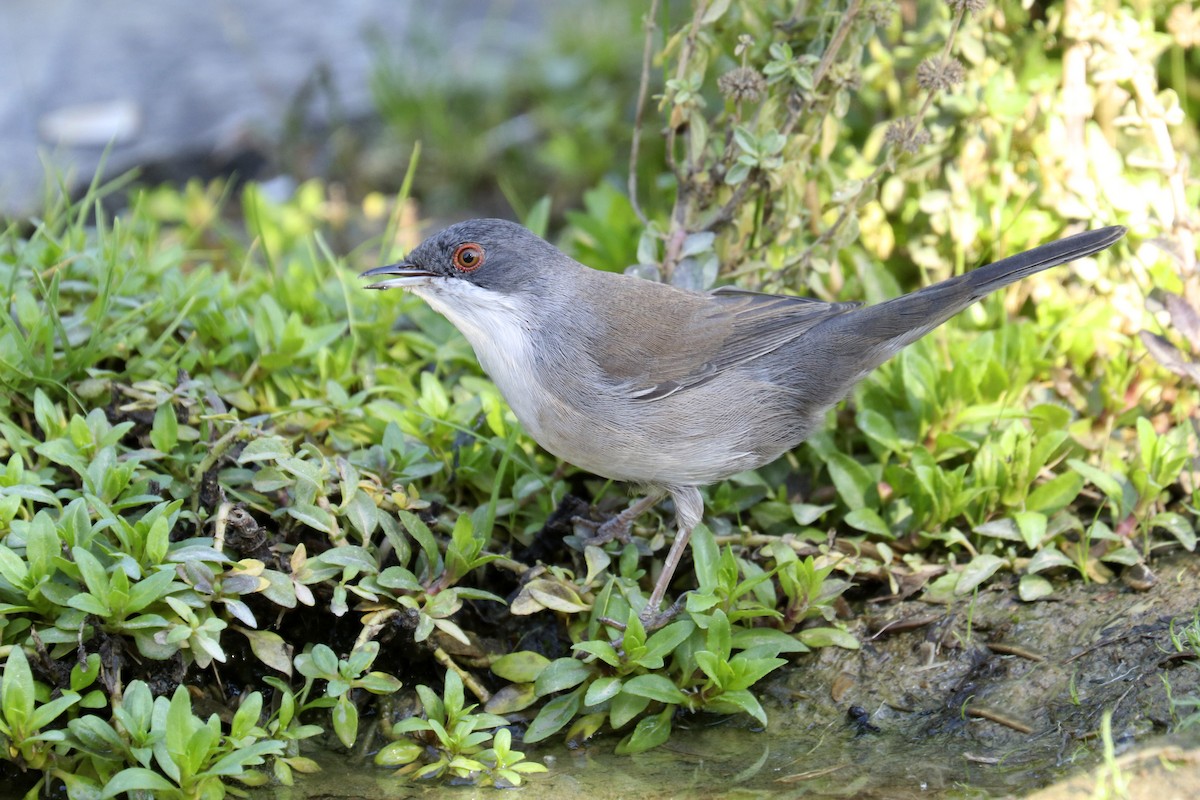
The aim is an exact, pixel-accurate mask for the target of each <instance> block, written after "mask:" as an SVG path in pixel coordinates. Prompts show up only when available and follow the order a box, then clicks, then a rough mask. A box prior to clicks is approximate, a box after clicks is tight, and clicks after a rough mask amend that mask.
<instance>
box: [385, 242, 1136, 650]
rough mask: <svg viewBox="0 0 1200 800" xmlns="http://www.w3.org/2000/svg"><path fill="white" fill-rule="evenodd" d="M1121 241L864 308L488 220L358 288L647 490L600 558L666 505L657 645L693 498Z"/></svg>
mask: <svg viewBox="0 0 1200 800" xmlns="http://www.w3.org/2000/svg"><path fill="white" fill-rule="evenodd" d="M1124 234H1125V229H1124V228H1121V227H1110V228H1103V229H1100V230H1094V231H1087V232H1084V233H1079V234H1076V235H1074V236H1070V237H1068V238H1066V239H1062V240H1061V241H1057V242H1053V243H1051V244H1046V245H1042V246H1041V247H1036V248H1034V249H1033V250H1030V251H1028V252H1025V253H1021V254H1019V255H1015V256H1010V257H1008V258H1005V259H1003V260H1001V261H997V262H996V263H994V264H989V265H988V266H985V267H980V268H979V269H976V270H973V271H971V272H968V273H966V274H964V275H959V276H957V277H954V278H950V279H948V280H944V281H942V282H941V283H937V284H934V285H933V286H928V287H926V288H924V289H921V290H919V291H916V292H913V293H911V294H906V295H904V296H902V297H897V298H895V299H892V300H888V301H886V302H883V303H879V304H877V305H874V306H866V307H864V306H861V305H859V304H858V303H826V302H822V301H819V300H812V299H808V298H803V297H789V296H783V295H771V294H759V293H755V292H748V291H742V290H738V289H731V288H727V287H723V288H721V289H718V290H716V291H713V292H710V293H699V292H690V291H685V290H682V289H678V288H675V287H673V286H668V285H666V284H662V283H654V282H652V281H647V280H641V279H639V278H633V277H628V276H624V275H617V274H614V273H610V272H600V271H598V270H594V269H591V268H589V267H586V266H584V265H583V264H580V263H579V262H577V261H575V260H573V259H571V258H570V257H568V256H567V255H566V254H565V253H563V252H561V251H560V250H558V249H557V248H555V247H554V246H553V245H551V244H550V243H548V242H546V241H544V240H543V239H540V238H539V237H537V236H535V235H534V234H532V233H530V232H529V231H528V230H526V229H525V228H523V227H521V226H520V225H517V224H515V223H512V222H506V221H504V220H498V219H477V220H471V221H468V222H462V223H459V224H457V225H453V226H451V227H449V228H446V229H445V230H443V231H441V232H440V233H437V234H435V235H433V236H431V237H429V238H428V239H426V240H425V241H424V242H423V243H422V244H421V245H420V246H418V247H417V248H416V249H415V250H413V251H412V252H411V253H409V255H408V258H407V259H405V260H404V261H401V262H399V263H396V264H392V265H389V266H386V267H378V268H376V269H371V270H367V271H366V272H364V273H363V274H362V277H364V278H366V277H381V276H386V279H384V280H380V281H378V282H377V283H372V284H371V285H369V286H368V287H366V288H368V289H391V288H395V287H401V288H404V289H408V290H409V291H411V292H412V293H414V294H416V295H417V296H419V297H421V298H423V299H424V300H425V302H427V303H429V305H430V306H432V307H433V308H434V309H435V310H436V311H438V312H440V313H441V314H443V315H444V316H445V317H446V318H447V319H449V320H450V321H451V322H452V323H454V325H455V327H457V328H458V329H459V330H460V331H461V332H462V334H463V335H464V336H465V337H466V338H467V341H469V342H470V343H471V346H472V347H473V348H474V350H475V355H476V356H477V357H478V359H479V363H480V364H481V365H482V366H483V369H484V370H485V371H486V372H487V374H488V375H489V376H490V377H491V379H492V380H493V381H495V383H496V386H497V388H499V390H500V392H501V393H502V394H503V395H504V398H505V399H506V400H507V401H508V404H509V405H510V406H511V407H512V410H513V413H514V414H516V416H517V419H518V420H520V421H521V424H522V425H523V426H524V427H525V430H526V431H528V432H529V434H530V435H531V436H532V437H533V438H534V439H535V440H536V441H537V442H538V444H540V445H541V446H542V447H544V448H546V449H547V450H549V451H550V452H551V453H553V454H554V455H556V456H558V457H559V458H561V459H563V460H565V461H569V462H570V463H572V464H574V465H576V466H578V467H582V468H583V469H585V470H587V471H588V472H592V473H595V474H596V475H601V476H603V477H606V478H612V479H615V480H620V481H629V482H631V483H634V484H637V485H639V486H641V487H644V488H645V489H646V492H647V494H646V496H645V497H643V498H642V499H640V500H638V501H637V502H635V503H633V504H632V505H631V506H630V507H629V508H628V509H626V510H625V511H624V512H622V513H621V514H619V515H617V516H616V517H614V518H613V519H611V520H609V522H607V523H605V524H604V525H602V526H600V530H599V532H598V534H597V536H596V537H595V540H598V541H605V540H608V539H611V538H613V537H614V536H616V537H619V538H621V539H623V540H627V539H628V535H629V533H628V531H629V526H630V523H631V522H632V521H633V520H634V519H635V518H636V517H637V515H638V514H640V513H642V512H643V511H645V510H646V509H647V508H649V507H650V505H652V504H653V503H654V502H655V501H657V500H658V499H659V498H661V497H662V496H663V495H670V496H671V498H672V500H674V503H675V514H676V524H677V532H676V535H675V542H674V544H673V545H672V547H671V550H670V553H669V554H668V555H667V559H666V562H665V563H664V565H663V570H662V572H661V574H660V576H659V578H658V581H657V582H656V584H655V586H654V591H653V592H652V593H651V595H650V599H649V601H648V602H647V604H646V606H645V608H644V609H643V610H642V611H641V614H640V615H641V617H642V619H643V621H644V622H645V623H646V624H647V627H648V628H652V627H656V626H657V625H661V624H662V623H663V622H664V619H669V615H670V613H672V612H673V610H674V609H672V612H668V614H662V613H660V606H661V604H662V601H663V597H664V595H665V594H666V590H667V587H668V585H669V584H670V582H671V578H672V575H673V574H674V572H675V568H676V567H677V566H678V564H679V561H680V558H681V557H682V555H683V549H684V547H685V546H686V544H687V540H688V537H689V536H690V535H691V531H692V529H693V528H694V527H695V526H696V525H697V523H699V522H700V519H701V516H702V514H703V511H704V508H703V501H702V499H701V496H700V492H699V491H698V489H697V487H699V486H703V485H705V484H709V483H713V482H714V481H719V480H721V479H723V478H727V477H729V476H730V475H733V474H734V473H737V472H741V471H743V470H748V469H754V468H755V467H760V466H762V465H763V464H766V463H768V462H769V461H772V460H773V459H775V458H777V457H779V456H780V455H781V454H782V453H784V452H786V451H788V450H790V449H792V448H793V447H795V446H796V445H798V444H800V442H802V441H804V439H805V438H806V437H808V436H809V435H810V434H811V433H812V432H813V431H814V430H815V429H817V428H818V427H819V426H820V425H821V422H822V419H823V417H824V414H825V412H826V410H828V409H829V408H830V407H831V406H833V405H834V404H835V403H837V402H838V401H839V400H841V399H842V398H843V397H845V396H846V395H847V394H848V393H849V392H850V390H851V389H852V388H853V387H854V385H855V384H856V383H857V382H858V381H859V380H861V379H862V378H863V377H864V376H865V375H867V373H869V372H870V371H871V370H873V369H875V368H876V367H878V366H879V365H880V364H882V363H883V362H884V361H887V360H888V359H889V358H891V357H892V356H894V355H896V353H898V352H900V350H901V348H903V347H905V346H906V345H908V344H911V343H912V342H914V341H916V340H917V339H919V338H921V337H922V336H924V335H925V334H927V333H929V331H931V330H933V329H934V328H936V327H937V326H938V325H941V324H942V323H943V322H945V321H946V320H948V319H950V318H951V317H952V316H954V315H955V314H957V313H958V312H960V311H962V310H963V309H964V308H966V307H967V306H969V305H970V304H971V303H974V302H975V301H977V300H979V299H981V298H983V297H985V296H986V295H988V294H991V293H992V292H994V291H996V290H997V289H1000V288H1003V287H1004V286H1007V285H1008V284H1010V283H1013V282H1014V281H1018V280H1020V279H1022V278H1024V277H1026V276H1029V275H1032V274H1034V273H1035V272H1040V271H1041V270H1044V269H1048V268H1050V267H1054V266H1058V265H1059V264H1065V263H1067V262H1068V261H1072V260H1074V259H1077V258H1083V257H1084V256H1089V255H1092V254H1093V253H1097V252H1099V251H1101V250H1103V249H1105V248H1107V247H1109V246H1110V245H1112V244H1113V243H1114V242H1116V241H1117V240H1118V239H1120V238H1121V237H1122V236H1124Z"/></svg>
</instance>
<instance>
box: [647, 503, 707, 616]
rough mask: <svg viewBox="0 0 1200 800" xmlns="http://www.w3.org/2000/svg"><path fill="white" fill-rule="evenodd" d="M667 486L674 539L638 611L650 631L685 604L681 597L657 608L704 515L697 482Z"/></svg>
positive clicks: (676, 612)
mask: <svg viewBox="0 0 1200 800" xmlns="http://www.w3.org/2000/svg"><path fill="white" fill-rule="evenodd" d="M666 488H667V491H668V492H669V493H670V494H671V499H672V500H674V501H675V526H676V530H675V541H674V542H673V543H672V544H671V550H670V551H669V552H668V553H667V560H666V561H664V562H663V568H662V572H660V573H659V575H658V580H657V581H656V582H655V584H654V591H652V592H650V599H649V600H647V601H646V607H645V608H643V609H642V613H641V614H639V617H640V618H641V620H642V626H643V627H644V628H645V629H646V630H647V631H652V630H655V629H657V628H661V627H662V626H663V625H666V624H667V623H668V622H670V621H671V620H672V619H673V618H674V617H675V615H676V614H678V613H679V612H680V611H681V610H682V608H683V602H684V598H683V597H680V598H679V599H678V600H676V601H675V602H674V603H673V604H672V605H671V607H670V608H668V609H667V610H666V611H663V612H660V611H659V610H658V607H659V606H660V605H662V601H663V598H664V597H666V595H667V587H669V586H670V585H671V580H672V579H673V578H674V577H675V570H676V569H677V568H678V567H679V562H680V561H682V560H683V550H684V548H686V547H687V543H688V539H690V538H691V536H692V529H693V528H695V527H696V526H697V525H699V524H700V519H701V518H702V517H703V515H704V500H703V498H701V497H700V490H698V489H697V488H696V487H695V486H668V487H666ZM685 596H686V595H685Z"/></svg>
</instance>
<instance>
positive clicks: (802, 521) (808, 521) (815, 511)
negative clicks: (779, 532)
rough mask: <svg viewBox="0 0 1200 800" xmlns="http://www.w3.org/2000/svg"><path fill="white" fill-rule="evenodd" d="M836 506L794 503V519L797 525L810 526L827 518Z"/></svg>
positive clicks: (792, 507)
mask: <svg viewBox="0 0 1200 800" xmlns="http://www.w3.org/2000/svg"><path fill="white" fill-rule="evenodd" d="M834 508H835V506H834V505H832V504H830V505H826V506H814V505H811V504H809V503H792V506H791V509H792V518H793V519H794V520H795V521H796V524H797V525H801V526H805V527H807V526H809V525H812V524H813V523H814V522H816V521H817V520H819V519H820V518H821V517H823V516H825V514H826V513H828V512H830V511H832V510H833V509H834Z"/></svg>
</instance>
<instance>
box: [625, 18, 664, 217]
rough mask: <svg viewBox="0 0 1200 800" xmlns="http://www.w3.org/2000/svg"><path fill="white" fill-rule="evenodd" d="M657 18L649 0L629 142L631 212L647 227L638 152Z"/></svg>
mask: <svg viewBox="0 0 1200 800" xmlns="http://www.w3.org/2000/svg"><path fill="white" fill-rule="evenodd" d="M657 18H658V0H651V2H650V10H649V11H647V12H646V19H645V22H644V25H645V28H646V39H645V43H644V44H643V45H642V77H641V81H640V82H639V83H638V95H637V107H636V109H635V111H634V117H633V136H632V138H631V140H630V142H629V184H628V185H629V202H630V204H632V205H633V211H634V213H635V214H637V216H638V219H639V220H641V222H642V224H643V225H649V224H650V220H649V219H647V217H646V212H644V211H642V206H641V204H640V203H639V202H638V192H637V165H638V150H639V148H640V146H641V143H642V124H643V121H644V120H643V118H644V115H645V111H646V95H647V94H648V92H649V90H650V61H651V59H652V57H653V55H654V31H655V30H656V29H657V27H658V26H657V25H656V24H655V19H657Z"/></svg>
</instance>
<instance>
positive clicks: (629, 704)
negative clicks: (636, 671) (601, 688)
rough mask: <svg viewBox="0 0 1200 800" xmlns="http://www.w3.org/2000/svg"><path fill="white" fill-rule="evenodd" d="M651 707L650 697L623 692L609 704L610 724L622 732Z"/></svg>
mask: <svg viewBox="0 0 1200 800" xmlns="http://www.w3.org/2000/svg"><path fill="white" fill-rule="evenodd" d="M648 705H650V698H649V697H641V696H640V695H636V694H627V693H626V692H621V693H620V694H618V695H617V696H616V697H614V698H613V699H612V700H610V701H609V704H608V722H609V724H610V725H612V726H613V728H614V729H615V730H620V729H621V728H624V727H625V726H626V725H628V724H629V722H630V720H632V719H634V718H635V717H637V716H638V715H639V714H641V713H642V712H643V711H645V710H646V706H648Z"/></svg>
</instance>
